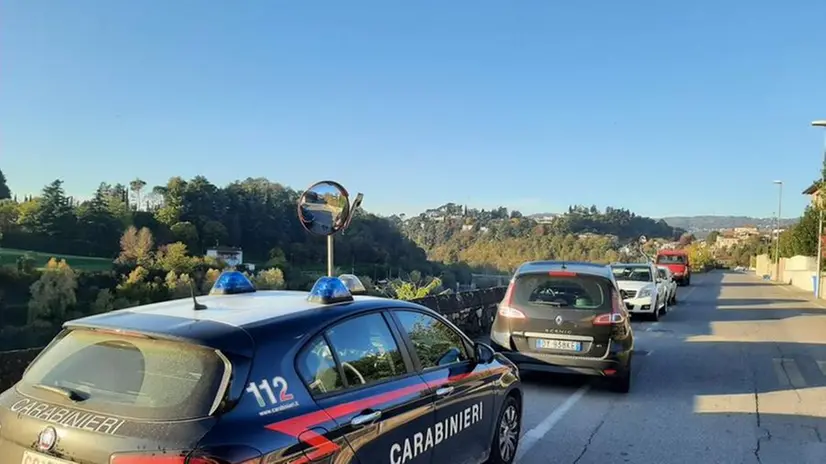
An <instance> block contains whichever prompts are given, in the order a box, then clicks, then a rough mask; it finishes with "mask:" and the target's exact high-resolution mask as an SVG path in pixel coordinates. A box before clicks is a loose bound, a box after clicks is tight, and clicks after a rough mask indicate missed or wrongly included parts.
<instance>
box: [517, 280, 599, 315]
mask: <svg viewBox="0 0 826 464" xmlns="http://www.w3.org/2000/svg"><path fill="white" fill-rule="evenodd" d="M609 285H610V282H609V281H608V280H607V279H605V278H603V277H599V276H592V275H575V276H549V275H548V274H544V273H543V274H526V275H523V276H521V277H519V278H518V279H517V280H516V283H515V284H514V290H513V291H514V296H513V304H514V305H515V306H526V305H527V306H537V307H539V306H542V307H558V308H560V307H562V308H567V309H583V310H593V309H597V308H602V307H604V306H605V305H606V302H608V304H610V298H609V296H608V295H609V294H610V293H609V290H608V289H609Z"/></svg>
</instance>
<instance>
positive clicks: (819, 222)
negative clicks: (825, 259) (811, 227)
mask: <svg viewBox="0 0 826 464" xmlns="http://www.w3.org/2000/svg"><path fill="white" fill-rule="evenodd" d="M820 183H821V185H823V180H821V182H820ZM817 195H818V197H819V196H820V187H818V193H817ZM818 203H820V201H819V200H818ZM818 209H819V210H820V212H819V214H818V220H817V279H815V282H817V298H820V274H821V273H820V266H821V260H822V256H823V240H821V238H820V237H822V236H823V210H822V209H820V204H818Z"/></svg>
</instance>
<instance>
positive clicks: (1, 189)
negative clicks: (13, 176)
mask: <svg viewBox="0 0 826 464" xmlns="http://www.w3.org/2000/svg"><path fill="white" fill-rule="evenodd" d="M10 198H11V190H9V186H8V185H7V184H6V176H5V174H3V171H2V170H0V200H8V199H10Z"/></svg>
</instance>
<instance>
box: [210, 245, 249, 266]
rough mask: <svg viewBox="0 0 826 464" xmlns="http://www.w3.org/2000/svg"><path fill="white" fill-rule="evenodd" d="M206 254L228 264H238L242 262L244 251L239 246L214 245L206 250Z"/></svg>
mask: <svg viewBox="0 0 826 464" xmlns="http://www.w3.org/2000/svg"><path fill="white" fill-rule="evenodd" d="M206 255H207V256H209V257H210V258H216V259H220V260H221V261H223V262H225V263H227V264H228V265H230V266H238V265H240V264H241V263H243V262H244V252H243V251H241V249H240V248H234V247H215V248H210V249H208V250H207V252H206Z"/></svg>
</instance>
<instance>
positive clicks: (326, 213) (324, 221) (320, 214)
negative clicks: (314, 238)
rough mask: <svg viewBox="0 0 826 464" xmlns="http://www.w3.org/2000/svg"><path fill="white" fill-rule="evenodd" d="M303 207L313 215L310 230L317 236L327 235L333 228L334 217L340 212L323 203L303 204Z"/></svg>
mask: <svg viewBox="0 0 826 464" xmlns="http://www.w3.org/2000/svg"><path fill="white" fill-rule="evenodd" d="M304 207H305V208H307V210H309V211H310V212H311V213H312V214H313V221H312V223H311V225H310V227H311V229H313V231H315V232H317V233H319V234H326V233H328V231H329V230H330V228H332V227H333V220H334V215H337V214H338V213H339V212H340V211H338V210H336V209H335V208H333V207H331V206H328V205H327V204H325V203H304Z"/></svg>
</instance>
